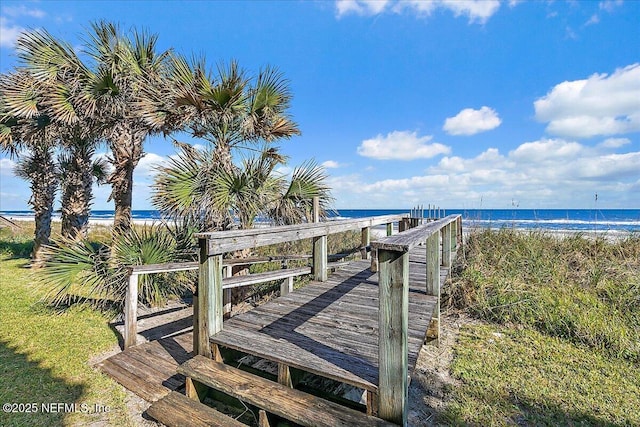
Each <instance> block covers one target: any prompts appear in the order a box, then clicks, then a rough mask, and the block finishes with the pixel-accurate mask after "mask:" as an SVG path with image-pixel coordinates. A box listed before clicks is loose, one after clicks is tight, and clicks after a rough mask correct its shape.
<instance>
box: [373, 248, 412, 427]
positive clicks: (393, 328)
mask: <svg viewBox="0 0 640 427" xmlns="http://www.w3.org/2000/svg"><path fill="white" fill-rule="evenodd" d="M378 270H379V271H378V277H379V280H378V287H379V294H380V295H379V315H378V328H379V331H380V333H379V346H378V360H379V368H378V369H379V383H378V402H379V403H378V416H379V417H380V418H382V419H385V420H387V421H391V422H393V423H396V424H400V425H402V426H406V425H407V400H408V397H409V388H408V385H409V382H408V374H409V371H408V355H407V327H408V323H409V253H408V252H397V251H390V250H384V249H378Z"/></svg>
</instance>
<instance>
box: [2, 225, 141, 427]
mask: <svg viewBox="0 0 640 427" xmlns="http://www.w3.org/2000/svg"><path fill="white" fill-rule="evenodd" d="M0 231H1V232H2V235H1V236H0V241H1V242H0V319H2V320H1V321H0V384H2V386H1V387H0V403H2V404H3V405H4V404H8V403H9V404H10V403H13V404H15V405H13V408H11V409H12V410H19V411H20V412H16V413H14V412H9V413H7V412H5V411H3V412H2V413H0V425H2V426H3V427H5V426H47V427H51V426H58V425H88V424H91V423H93V422H96V421H101V420H103V421H105V422H107V423H108V425H118V426H126V425H131V423H130V422H129V421H128V415H127V412H126V408H125V394H124V392H123V391H122V388H121V387H120V386H118V385H117V384H116V383H115V382H113V381H112V380H111V379H109V378H107V377H106V376H104V375H102V374H101V373H99V372H98V371H96V370H94V369H92V368H91V367H89V365H88V361H89V359H90V358H91V357H92V356H95V355H97V354H99V353H101V352H104V351H106V350H109V349H110V348H112V347H113V346H114V345H116V344H117V338H116V336H115V334H114V333H113V332H112V331H111V329H110V328H109V326H108V317H107V316H105V315H103V314H100V313H98V312H95V311H92V310H83V311H79V310H74V309H72V310H70V311H68V312H67V313H64V314H56V313H53V312H51V311H50V310H48V309H47V308H45V307H43V306H42V305H41V304H39V302H38V301H39V299H40V298H41V296H42V295H41V292H39V291H38V289H33V288H32V287H30V283H31V278H30V274H31V273H30V270H29V269H28V268H25V265H26V264H27V263H28V261H29V258H28V254H29V251H30V245H29V243H28V238H13V237H10V236H8V233H6V230H0ZM73 403H75V404H77V405H76V406H74V407H73V408H71V407H67V408H64V406H63V405H62V406H57V405H51V406H49V411H50V413H43V410H46V409H47V405H50V404H73ZM20 404H22V405H20ZM25 404H26V405H27V408H25V407H24V405H25ZM43 405H44V406H43ZM94 405H102V406H103V407H107V406H108V407H109V412H108V413H104V412H103V413H92V412H94V409H95V406H94ZM3 409H5V408H4V406H3ZM56 409H58V410H60V411H61V412H53V411H54V410H56ZM26 410H31V411H32V412H31V413H26V412H24V411H26ZM34 412H35V413H34Z"/></svg>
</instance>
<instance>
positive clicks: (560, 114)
mask: <svg viewBox="0 0 640 427" xmlns="http://www.w3.org/2000/svg"><path fill="white" fill-rule="evenodd" d="M534 107H535V111H536V118H537V119H538V120H539V121H541V122H549V125H548V126H547V132H549V133H551V134H554V135H561V136H568V137H575V138H581V137H585V138H586V137H592V136H597V135H618V134H625V133H631V132H637V131H640V64H633V65H629V66H627V67H624V68H620V69H617V70H616V71H615V72H614V73H613V74H611V75H607V74H594V75H592V76H591V77H589V78H588V79H585V80H574V81H565V82H562V83H560V84H558V85H556V86H555V87H554V88H553V89H552V90H551V91H550V92H549V93H547V95H545V96H544V97H542V98H540V99H538V100H536V101H535V102H534Z"/></svg>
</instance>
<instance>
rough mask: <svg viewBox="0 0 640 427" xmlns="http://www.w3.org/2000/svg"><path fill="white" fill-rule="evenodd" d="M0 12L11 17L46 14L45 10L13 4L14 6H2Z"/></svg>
mask: <svg viewBox="0 0 640 427" xmlns="http://www.w3.org/2000/svg"><path fill="white" fill-rule="evenodd" d="M2 14H3V15H7V16H11V17H12V18H18V17H20V16H29V17H31V18H38V19H41V18H44V17H45V16H47V14H46V13H45V11H43V10H41V9H29V8H28V7H26V6H25V5H20V6H15V7H3V8H2Z"/></svg>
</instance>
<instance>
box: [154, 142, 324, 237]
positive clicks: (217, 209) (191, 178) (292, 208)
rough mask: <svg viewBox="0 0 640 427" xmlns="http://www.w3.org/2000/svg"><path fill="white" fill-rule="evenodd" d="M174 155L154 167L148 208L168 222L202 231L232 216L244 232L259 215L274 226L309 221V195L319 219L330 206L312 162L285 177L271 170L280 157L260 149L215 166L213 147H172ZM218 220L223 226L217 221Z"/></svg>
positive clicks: (227, 223)
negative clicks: (182, 220)
mask: <svg viewBox="0 0 640 427" xmlns="http://www.w3.org/2000/svg"><path fill="white" fill-rule="evenodd" d="M178 150H179V151H178V154H177V155H176V156H173V157H172V158H171V159H170V160H169V162H168V164H166V165H163V166H159V167H157V172H158V173H157V174H156V177H155V181H154V185H153V192H152V204H153V206H154V207H155V208H156V209H158V210H159V211H160V212H161V214H162V215H163V216H165V217H169V218H189V219H190V220H192V221H193V220H195V221H197V222H198V223H200V224H201V225H202V227H203V228H205V229H224V228H228V227H229V226H230V225H231V224H232V222H233V218H234V217H235V218H238V220H239V223H240V224H239V225H240V227H241V228H250V227H252V226H253V223H254V221H255V219H256V218H257V217H258V216H260V215H262V216H264V217H265V218H268V219H271V220H272V221H274V222H275V223H278V224H293V223H299V222H302V221H303V220H305V219H306V220H310V218H311V207H312V199H313V197H316V196H317V197H319V198H320V201H321V208H322V212H321V216H324V215H325V212H326V209H327V208H328V205H329V204H330V202H331V200H332V199H331V196H330V190H329V187H328V186H327V185H326V184H325V181H326V175H325V173H324V170H323V169H322V168H321V167H319V166H318V165H316V164H315V163H314V162H307V163H305V164H303V165H302V166H300V167H297V168H295V169H294V171H293V173H292V176H291V179H289V180H288V179H287V178H286V177H285V176H283V175H282V174H279V173H277V172H276V167H277V166H278V165H281V164H284V162H285V161H286V158H285V157H284V156H282V155H280V154H279V153H278V152H277V150H275V149H273V148H270V149H264V150H262V151H261V152H260V153H259V154H257V155H253V156H251V157H248V158H246V159H244V160H243V161H242V164H241V165H239V166H236V165H234V164H232V167H231V168H230V169H229V170H227V169H226V168H224V167H221V166H220V164H219V162H218V158H217V154H216V153H215V150H214V149H208V150H198V149H195V148H194V147H192V146H190V145H187V144H178ZM220 218H224V222H223V223H220V222H217V221H218V220H219V219H220Z"/></svg>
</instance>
